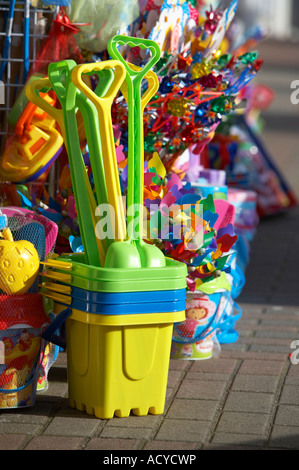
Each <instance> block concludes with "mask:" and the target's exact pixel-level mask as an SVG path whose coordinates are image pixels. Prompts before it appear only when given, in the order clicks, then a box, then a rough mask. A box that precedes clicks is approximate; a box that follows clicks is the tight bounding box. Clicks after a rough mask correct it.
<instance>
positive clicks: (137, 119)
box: [105, 35, 165, 268]
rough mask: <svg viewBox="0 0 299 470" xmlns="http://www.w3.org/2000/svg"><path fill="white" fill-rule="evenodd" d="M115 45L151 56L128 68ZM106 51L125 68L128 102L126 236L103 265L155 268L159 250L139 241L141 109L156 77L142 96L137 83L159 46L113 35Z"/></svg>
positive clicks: (159, 261)
mask: <svg viewBox="0 0 299 470" xmlns="http://www.w3.org/2000/svg"><path fill="white" fill-rule="evenodd" d="M117 45H129V46H132V47H140V48H141V49H149V50H150V51H151V53H152V57H151V58H150V60H149V61H148V62H147V63H146V65H145V66H144V67H143V68H142V69H138V70H136V68H134V69H132V68H131V67H130V64H128V63H127V62H126V61H125V60H124V58H123V57H122V55H121V54H120V52H119V50H118V48H117ZM108 51H109V53H110V55H111V56H112V57H113V58H114V59H118V60H120V62H122V63H123V65H124V66H125V68H126V72H127V73H126V84H127V94H125V95H124V96H125V99H126V100H127V103H128V132H129V137H128V162H129V163H128V165H129V166H128V193H127V235H128V240H127V241H125V242H115V243H113V244H112V245H111V246H110V247H109V249H108V251H107V255H106V261H105V266H107V267H117V268H124V267H127V268H132V267H136V266H137V267H149V266H152V267H157V266H164V265H165V259H164V255H163V253H162V252H161V251H160V250H159V248H157V247H156V246H153V245H149V244H146V243H145V242H144V241H143V240H142V234H143V226H142V217H143V214H142V213H141V208H142V207H143V171H144V157H143V119H142V115H143V109H144V107H145V104H146V103H147V102H148V101H149V100H150V98H151V97H152V96H153V95H154V93H155V92H156V91H157V89H158V78H156V81H152V82H149V89H148V90H147V92H146V95H145V96H143V99H142V98H141V96H140V93H141V82H142V79H143V78H144V77H145V76H146V73H147V72H148V71H149V70H150V69H151V67H153V66H154V64H155V63H156V62H157V61H158V60H159V58H160V49H159V47H158V45H157V44H156V43H155V42H154V41H150V40H147V39H137V38H131V37H126V36H122V35H117V36H115V37H114V38H112V40H110V41H109V43H108ZM136 208H137V210H139V212H138V216H137V218H136V227H137V233H136V234H135V233H134V223H133V218H134V216H132V214H131V213H132V210H135V209H136Z"/></svg>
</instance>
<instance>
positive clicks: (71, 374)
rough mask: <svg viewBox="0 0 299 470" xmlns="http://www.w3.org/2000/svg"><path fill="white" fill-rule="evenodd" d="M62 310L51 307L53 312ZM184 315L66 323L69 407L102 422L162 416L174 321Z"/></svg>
mask: <svg viewBox="0 0 299 470" xmlns="http://www.w3.org/2000/svg"><path fill="white" fill-rule="evenodd" d="M64 309H65V307H63V306H62V305H59V304H56V306H55V313H57V314H58V313H60V312H61V311H62V310H64ZM184 319H185V312H184V311H182V312H174V313H172V312H169V313H153V314H132V315H99V314H88V313H85V312H82V311H79V310H75V309H72V313H71V314H70V316H68V318H67V319H66V322H65V332H66V345H67V348H66V350H67V368H68V369H67V370H68V387H69V405H70V406H71V407H72V408H76V409H78V410H80V411H86V413H88V414H90V415H95V416H96V417H98V418H101V419H110V418H113V416H114V415H115V416H118V417H126V416H129V415H130V413H131V411H132V413H133V414H135V415H138V416H144V415H147V414H148V413H150V414H161V413H163V411H164V407H165V396H166V387H167V379H168V370H169V359H170V348H171V339H172V331H173V324H174V322H181V321H183V320H184Z"/></svg>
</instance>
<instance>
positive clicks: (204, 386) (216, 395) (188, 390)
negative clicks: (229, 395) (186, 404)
mask: <svg viewBox="0 0 299 470" xmlns="http://www.w3.org/2000/svg"><path fill="white" fill-rule="evenodd" d="M225 390H226V382H220V381H218V382H217V381H209V382H202V381H201V380H187V379H184V380H183V382H182V384H181V386H180V388H179V389H178V391H177V395H176V396H177V398H191V399H202V400H220V399H221V397H222V396H223V394H224V392H225Z"/></svg>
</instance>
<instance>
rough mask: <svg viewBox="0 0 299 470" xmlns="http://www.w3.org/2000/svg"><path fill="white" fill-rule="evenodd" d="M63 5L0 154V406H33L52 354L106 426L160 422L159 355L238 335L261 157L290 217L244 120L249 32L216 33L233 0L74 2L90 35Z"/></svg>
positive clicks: (187, 355)
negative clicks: (150, 417) (205, 0)
mask: <svg viewBox="0 0 299 470" xmlns="http://www.w3.org/2000/svg"><path fill="white" fill-rule="evenodd" d="M46 3H47V4H50V3H51V2H49V1H47V2H46ZM58 3H59V8H58V10H57V12H56V16H55V19H54V21H53V22H52V23H51V26H50V29H49V33H48V36H47V37H46V39H45V41H44V42H43V43H42V46H41V48H40V51H39V53H38V54H37V55H36V57H35V60H33V61H32V62H33V64H32V68H31V70H30V71H29V70H28V51H27V50H26V61H25V62H26V63H25V62H24V80H25V78H29V79H28V80H27V82H26V84H25V86H24V90H23V93H22V96H20V95H19V99H17V102H16V104H15V107H14V109H12V112H11V113H10V116H9V125H10V127H11V130H12V131H13V136H12V137H10V138H9V137H8V138H7V139H6V143H5V144H6V145H5V148H4V151H3V153H2V154H1V155H0V179H1V180H3V181H4V183H2V181H1V182H0V183H1V188H2V187H3V188H4V191H5V198H4V199H3V201H4V205H7V207H4V208H3V214H4V217H3V216H2V214H1V212H0V302H1V305H5V309H8V306H9V305H12V304H11V302H17V304H16V305H14V308H13V309H11V310H14V312H15V315H14V317H13V318H10V317H9V318H6V317H5V316H3V317H2V315H1V307H0V326H1V325H2V326H1V329H0V334H1V336H0V346H1V345H3V348H4V349H3V348H2V349H0V353H1V351H2V350H3V351H4V354H5V361H6V362H5V361H4V362H3V364H5V367H4V366H3V369H1V370H0V372H1V375H0V388H1V389H0V397H1V400H2V403H3V407H8V406H17V407H18V406H27V405H31V404H33V403H34V393H35V391H38V390H45V389H47V386H48V372H49V368H50V367H51V366H52V364H53V363H54V362H55V360H56V358H57V354H58V351H59V350H60V349H61V348H62V349H63V350H65V352H66V356H67V381H68V390H69V396H68V402H69V405H70V406H71V407H72V408H76V409H77V410H79V411H85V412H86V413H88V414H90V415H94V416H96V417H97V418H100V419H111V418H113V416H118V417H126V416H129V415H130V413H133V414H135V415H138V416H142V415H147V414H160V413H163V411H164V406H165V396H166V386H167V378H168V369H169V360H170V358H172V359H184V360H203V359H210V358H212V357H217V356H218V355H219V353H220V350H221V345H222V344H228V343H234V342H235V341H237V340H238V337H239V334H238V331H237V322H238V320H239V319H240V317H241V315H242V310H241V308H240V307H239V305H238V303H237V299H238V296H239V295H240V293H241V291H242V289H243V287H244V284H245V274H244V271H245V267H246V265H247V263H248V261H249V254H250V242H251V240H252V238H253V236H254V233H255V229H256V226H257V223H258V218H257V208H258V207H260V208H263V207H262V206H263V204H261V201H260V202H259V198H256V197H255V196H256V194H253V193H251V192H250V189H251V188H250V187H248V185H249V186H250V183H252V181H251V180H250V178H249V179H248V180H246V181H245V182H244V181H243V180H242V178H243V177H245V179H246V178H247V177H251V176H252V174H254V175H256V173H257V175H258V173H259V171H258V165H259V162H263V163H264V165H263V166H264V167H265V168H264V170H265V171H266V174H267V175H268V177H269V178H270V179H269V181H270V183H271V184H272V183H273V184H272V186H271V185H269V188H270V189H269V188H268V189H267V188H266V189H267V191H268V190H269V191H270V192H271V188H277V186H280V187H281V188H282V190H281V191H280V192H279V194H276V193H275V195H274V196H275V198H274V199H277V198H282V199H281V200H280V201H279V206H280V207H281V206H283V205H284V204H285V207H288V204H287V201H286V200H285V199H284V198H283V196H284V195H285V194H284V193H287V191H286V189H287V188H286V187H285V188H283V187H282V181H279V182H278V183H277V184H276V185H275V184H274V183H275V181H274V176H275V175H276V176H277V172H275V171H274V168H273V165H271V162H270V161H269V159H268V158H267V156H265V154H264V152H263V149H262V145H261V143H260V142H259V141H258V140H257V139H256V136H255V133H252V128H251V127H250V126H249V124H248V121H247V120H246V110H244V100H243V98H244V97H245V95H246V90H245V92H244V88H245V87H246V86H247V85H248V83H249V82H250V81H251V80H252V79H253V78H254V77H255V76H256V75H257V73H258V71H259V69H260V67H261V65H262V60H260V59H259V58H258V53H257V52H247V46H248V45H250V46H251V45H254V44H255V43H256V42H257V39H258V38H257V36H258V34H253V38H251V37H246V41H245V42H244V44H243V42H242V40H238V41H236V42H234V41H233V40H232V39H233V37H232V36H234V31H233V32H232V34H227V32H228V28H229V27H230V24H231V22H232V20H233V18H234V15H235V13H236V10H237V5H238V1H237V0H231V1H230V2H228V3H227V4H226V5H225V6H224V4H223V3H221V4H220V5H219V7H217V8H213V7H212V6H210V8H209V10H208V11H205V10H204V8H205V7H203V5H202V3H201V2H198V3H199V4H200V5H198V4H196V5H195V3H196V2H195V3H194V2H193V3H194V4H193V3H192V2H187V1H186V0H161V1H160V2H156V1H154V2H152V1H151V0H145V1H143V2H135V1H132V2H131V3H130V5H131V6H133V7H134V8H133V9H132V11H130V12H129V13H128V11H124V10H125V9H126V8H127V7H128V4H126V8H125V9H124V6H123V5H119V6H118V7H115V8H113V9H112V10H113V11H111V12H110V10H111V8H110V6H111V5H110V6H109V5H106V4H105V2H104V3H103V5H102V6H103V9H102V10H103V11H102V13H100V14H99V15H100V16H99V18H97V16H98V13H96V16H94V15H93V14H92V13H91V12H92V11H93V9H91V10H90V11H89V10H88V9H86V8H85V7H83V2H81V3H82V5H81V4H80V5H79V8H70V13H71V15H73V19H76V20H78V12H79V15H81V14H83V16H84V18H83V21H85V19H86V18H88V21H89V20H90V24H85V23H82V21H76V24H73V23H71V20H70V19H69V17H68V16H67V14H66V13H67V8H62V7H61V6H60V3H61V2H58ZM67 3H68V4H69V6H70V2H67ZM95 4H96V2H95ZM106 7H109V8H108V9H107V8H106ZM32 8H34V7H32ZM105 8H106V9H105ZM108 10H109V11H108ZM120 10H123V11H120ZM103 12H104V14H103ZM119 13H122V15H121V16H122V19H121V24H122V28H121V29H120V30H119V31H118V30H117V31H116V29H117V28H118V26H117V25H119V18H117V15H119ZM106 16H107V17H108V16H109V21H108V23H111V24H112V22H113V23H114V25H113V27H111V28H110V29H109V28H108V29H109V35H108V36H107V35H105V31H104V30H105V29H107V27H108V26H109V25H108V23H107V24H105V21H104V20H105V17H106ZM131 21H132V22H131ZM96 22H98V23H101V24H102V26H103V25H104V26H103V28H101V29H100V30H99V29H98V33H99V34H98V33H97V35H98V36H99V35H100V36H101V37H93V39H92V37H91V36H92V34H91V31H92V30H96V28H95V24H96ZM111 24H110V26H111ZM107 25H108V26H107ZM27 26H28V23H27V24H26V27H27ZM89 26H91V28H89ZM81 28H82V29H81ZM84 28H86V30H84ZM26 29H27V28H26ZM100 33H101V34H100ZM86 34H87V38H88V41H87V42H86ZM75 35H76V37H75ZM33 39H35V38H33ZM91 40H92V44H93V46H92V47H91V46H90V45H91ZM77 41H78V43H77ZM252 41H253V42H252ZM26 44H27V45H28V36H26ZM78 44H81V45H82V44H86V45H89V46H90V47H91V50H82V51H81V50H80V48H79V47H78ZM96 44H101V50H93V48H96ZM26 47H27V46H26ZM4 52H5V54H4V56H3V57H4V59H5V60H4V62H3V65H2V68H1V70H2V72H3V70H4V69H3V67H4V68H5V62H6V57H9V55H8V56H7V54H6V52H7V49H6V47H5V51H4ZM24 91H26V97H27V100H29V102H27V100H25V96H24ZM243 115H244V116H243ZM234 126H237V128H238V129H239V131H240V135H239V138H238V139H237V138H236V136H235V134H234V128H235V127H234ZM241 131H242V132H241ZM244 140H245V141H246V142H243V141H244ZM243 144H244V145H243ZM253 144H254V145H256V147H257V149H258V154H257V156H256V157H254V155H253V156H251V160H250V162H251V165H249V166H248V167H247V171H246V172H245V173H246V174H245V173H244V172H243V170H242V168H243V169H244V167H241V173H240V172H239V170H240V164H241V166H242V165H245V167H246V164H247V163H248V158H247V157H248V155H249V153H250V149H251V147H252V145H253ZM53 163H54V165H53ZM245 169H246V168H245ZM268 169H270V170H271V172H268V171H267V170H268ZM50 170H51V171H50ZM264 170H263V171H262V174H261V175H258V176H259V178H256V180H257V181H258V183H259V192H260V193H261V192H262V189H263V185H262V184H261V185H260V182H261V178H263V176H265V172H264ZM255 172H256V173H255ZM271 175H272V176H271ZM254 179H255V178H253V180H254ZM267 181H268V180H267ZM232 186H233V188H232ZM260 186H261V187H260ZM244 190H246V194H245V191H244ZM267 195H268V193H267ZM0 196H1V195H0ZM258 196H260V194H259V195H258ZM270 196H271V195H270ZM271 197H272V196H271ZM1 198H2V196H1ZM0 202H1V203H2V199H0ZM262 202H263V201H262ZM266 202H267V201H266ZM274 202H275V201H274ZM18 205H19V206H20V207H16V206H18ZM276 209H277V205H275V207H273V211H274V212H275V211H276ZM273 211H272V210H271V211H270V212H271V213H272V212H273ZM18 272H20V273H21V277H17V273H18ZM22 299H23V303H24V305H23V307H22V305H21V304H22ZM29 304H30V305H31V306H32V308H31V309H30V311H29V310H26V309H27V305H29ZM38 306H40V318H39V319H36V318H35V312H36V310H37V307H38ZM28 308H29V307H28ZM21 317H22V318H21ZM19 320H20V321H19ZM1 322H2V323H1ZM7 332H8V333H9V334H8V333H7ZM7 338H9V340H8V339H7ZM1 347H2V346H1ZM20 348H21V349H22V348H23V351H24V356H20V357H21V359H19V357H18V358H17V356H16V357H15V358H13V359H12V360H11V359H10V357H9V354H11V351H13V352H14V354H16V353H17V351H21V349H20ZM26 351H28V354H29V351H30V359H28V358H27V356H26V357H25V352H26ZM33 353H34V356H33ZM17 359H18V360H19V361H20V362H16V361H17ZM1 367H2V366H1ZM28 387H29V388H28ZM30 387H32V389H31V390H30ZM26 391H27V392H28V394H27V395H26V396H25V392H26ZM29 391H30V393H29ZM19 392H20V394H19V395H18V394H16V393H19Z"/></svg>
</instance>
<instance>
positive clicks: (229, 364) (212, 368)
mask: <svg viewBox="0 0 299 470" xmlns="http://www.w3.org/2000/svg"><path fill="white" fill-rule="evenodd" d="M236 365H237V361H236V360H234V359H223V358H222V357H219V358H212V359H207V360H204V361H193V363H192V366H191V368H190V370H189V372H210V373H221V374H231V373H232V372H233V371H234V369H235V367H236Z"/></svg>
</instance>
